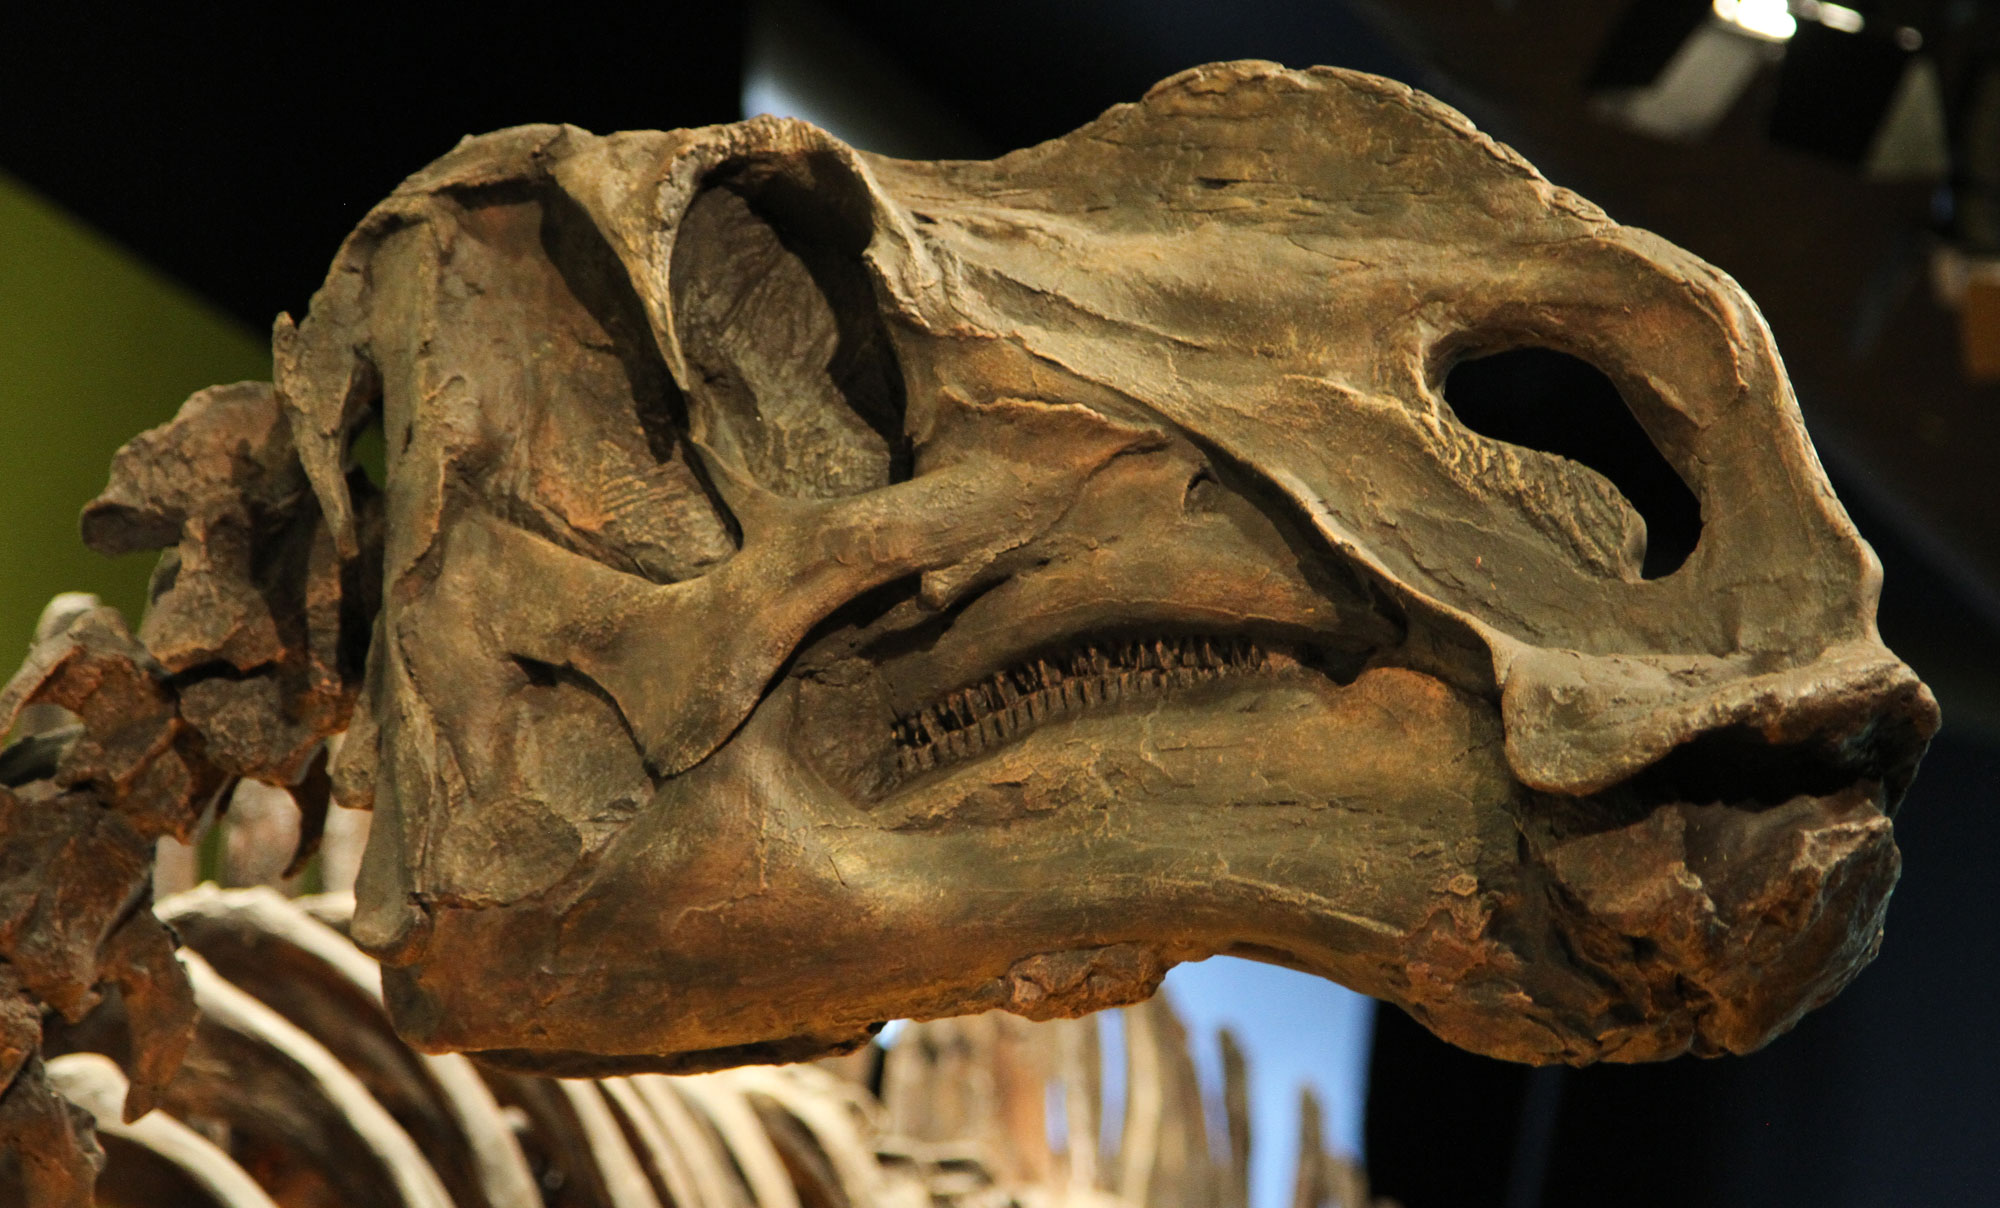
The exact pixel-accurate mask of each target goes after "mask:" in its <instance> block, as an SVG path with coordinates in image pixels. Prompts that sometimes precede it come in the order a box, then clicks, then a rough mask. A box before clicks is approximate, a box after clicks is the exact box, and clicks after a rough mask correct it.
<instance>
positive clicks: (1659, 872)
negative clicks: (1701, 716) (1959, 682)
mask: <svg viewBox="0 0 2000 1208" xmlns="http://www.w3.org/2000/svg"><path fill="white" fill-rule="evenodd" d="M1895 669H1896V670H1890V669H1886V668H1878V669H1876V670H1875V671H1874V672H1872V673H1871V674H1870V675H1869V678H1868V681H1867V686H1866V687H1865V688H1864V687H1862V686H1861V685H1860V684H1859V683H1857V681H1856V680H1855V679H1854V678H1852V677H1850V678H1846V679H1843V678H1841V676H1840V674H1839V670H1840V668H1838V667H1833V668H1826V669H1823V670H1822V675H1821V677H1820V678H1819V680H1818V683H1817V684H1816V685H1814V686H1812V687H1809V688H1807V689H1805V690H1802V691H1798V692H1796V693H1794V694H1792V695H1791V696H1790V699H1789V700H1788V701H1786V702H1785V704H1784V706H1783V707H1778V706H1776V705H1774V704H1772V703H1771V702H1774V701H1775V700H1776V699H1777V697H1776V696H1774V695H1773V694H1770V693H1764V694H1752V695H1753V696H1754V697H1755V698H1756V699H1757V700H1759V701H1762V702H1764V707H1763V708H1761V709H1759V708H1748V709H1746V710H1742V711H1738V710H1733V709H1732V710H1727V711H1725V713H1724V716H1726V717H1730V720H1728V721H1726V722H1725V723H1724V724H1722V725H1718V726H1713V727H1711V728H1708V729H1706V730H1703V731H1700V732H1698V733H1696V734H1693V735H1692V736H1689V737H1687V738H1685V739H1683V740H1682V741H1680V742H1679V743H1678V744H1677V745H1675V746H1674V747H1673V748H1672V749H1671V750H1670V751H1669V752H1668V753H1667V754H1666V755H1664V756H1662V757H1661V758H1659V759H1657V760H1655V761H1654V762H1653V763H1652V764H1650V765H1648V766H1647V767H1645V768H1644V769H1642V770H1640V771H1639V772H1638V773H1636V774H1634V775H1633V776H1631V777H1629V778H1627V779H1626V780H1624V781H1622V782H1620V783H1619V784H1617V785H1614V786H1612V787H1611V788H1609V789H1605V790H1602V791H1599V792H1597V793H1594V794H1590V795H1588V796H1582V797H1565V796H1560V795H1553V794H1541V795H1538V796H1537V797H1536V798H1535V799H1534V800H1533V801H1531V802H1530V803H1529V804H1528V805H1527V806H1526V807H1524V814H1523V818H1522V831H1523V835H1524V837H1525V840H1526V842H1525V851H1524V854H1525V855H1526V858H1527V860H1528V862H1529V866H1530V867H1529V871H1528V880H1529V882H1530V883H1533V884H1537V885H1538V886H1539V889H1540V901H1539V902H1536V903H1535V904H1534V907H1533V910H1532V913H1535V914H1537V915H1538V916H1539V918H1540V921H1541V923H1542V924H1543V926H1544V927H1545V928H1546V932H1547V940H1548V942H1550V943H1551V944H1552V945H1553V949H1554V951H1556V952H1560V953H1563V954H1564V955H1565V958H1566V959H1564V960H1561V961H1556V962H1550V963H1549V972H1548V974H1547V975H1546V981H1545V984H1544V985H1542V986H1540V987H1529V988H1528V989H1529V993H1530V995H1531V997H1534V998H1536V999H1538V1000H1541V1001H1542V1002H1543V1003H1544V1005H1547V1006H1550V1007H1554V1008H1555V1009H1554V1011H1553V1015H1554V1016H1555V1017H1556V1018H1558V1019H1560V1020H1561V1021H1562V1030H1564V1031H1567V1032H1569V1033H1571V1035H1570V1038H1569V1040H1568V1042H1567V1043H1566V1045H1565V1048H1566V1050H1568V1051H1566V1052H1565V1053H1564V1054H1563V1056H1564V1057H1566V1058H1567V1059H1570V1060H1578V1059H1585V1058H1602V1059H1608V1060H1615V1061H1644V1060H1653V1059H1658V1058H1663V1057H1671V1056H1675V1055H1677V1054H1680V1053H1683V1052H1693V1053H1697V1054H1702V1055H1713V1054H1719V1053H1723V1052H1733V1053H1745V1052H1750V1051H1752V1050H1755V1049H1757V1048H1760V1047H1762V1046H1763V1045H1764V1044H1766V1043H1768V1042H1769V1041H1770V1040H1771V1039H1773V1038H1774V1037H1776V1036H1778V1035H1780V1034H1781V1033H1783V1032H1785V1031H1786V1030H1788V1029H1789V1028H1790V1027H1791V1026H1792V1025H1793V1024H1794V1023H1796V1022H1797V1021H1798V1019H1799V1018H1800V1017H1801V1016H1803V1015H1804V1014H1805V1013H1806V1012H1807V1011H1809V1010H1811V1009H1813V1008H1814V1007H1817V1006H1819V1005H1820V1004H1822V1003H1824V1002H1826V1001H1827V1000H1828V999H1830V998H1831V997H1833V995H1835V994H1836V993H1838V992H1839V991H1840V990H1841V988H1842V987H1844V986H1845V985H1846V984H1847V983H1848V982H1849V981H1851V980H1852V979H1853V978H1854V976H1855V975H1856V974H1858V973H1859V972H1860V971H1861V969H1862V968H1863V967H1864V966H1866V965H1867V964H1868V962H1869V961H1870V960H1872V959H1873V958H1874V956H1875V953H1876V951H1877V950H1878V948H1879V946H1880V944H1881V940H1882V928H1883V917H1884V914H1885V912H1886V910H1887V906H1888V900H1889V894H1890V891H1891V890H1892V889H1893V888H1894V887H1895V884H1896V878H1897V875H1898V873H1899V871H1900V869H1901V857H1900V855H1899V854H1898V852H1897V850H1896V844H1895V838H1894V834H1893V828H1892V826H1891V823H1890V819H1889V813H1890V812H1891V811H1892V810H1893V808H1894V807H1895V805H1896V804H1897V803H1898V801H1899V800H1900V798H1901V796H1902V793H1903V791H1904V789H1905V788H1906V787H1907V786H1908V784H1909V781H1910V778H1911V776H1912V775H1914V773H1915V770H1916V766H1917V763H1918V761H1919V759H1921V757H1922V754H1923V751H1924V748H1925V746H1926V745H1927V744H1928V742H1929V740H1930V738H1931V735H1932V734H1933V733H1934V732H1935V730H1936V727H1937V707H1936V704H1935V702H1934V701H1933V700H1932V698H1931V696H1930V693H1929V692H1928V690H1926V689H1925V688H1924V687H1923V685H1922V684H1921V683H1920V682H1919V681H1917V680H1916V678H1915V676H1914V675H1913V674H1911V673H1910V672H1909V670H1908V668H1907V667H1903V666H1902V665H1901V664H1900V663H1898V664H1896V665H1895ZM1849 670H1850V671H1851V670H1852V668H1851V667H1850V668H1849ZM1897 671H1899V672H1900V673H1897ZM1732 715H1733V716H1732ZM1531 976H1532V975H1531ZM1558 1003H1560V1004H1561V1005H1560V1006H1557V1004H1558ZM1570 1046H1574V1048H1571V1047H1570Z"/></svg>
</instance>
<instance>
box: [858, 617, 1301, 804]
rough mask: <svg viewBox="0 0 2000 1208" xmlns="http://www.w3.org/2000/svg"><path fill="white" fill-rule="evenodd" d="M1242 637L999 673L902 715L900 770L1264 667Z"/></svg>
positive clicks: (1101, 650)
mask: <svg viewBox="0 0 2000 1208" xmlns="http://www.w3.org/2000/svg"><path fill="white" fill-rule="evenodd" d="M1264 664H1265V654H1264V651H1263V649H1262V648H1261V647H1259V646H1258V645H1257V644H1256V643H1255V642H1252V641H1250V640H1249V639H1247V638H1224V639H1216V638H1206V637H1204V638H1160V639H1156V640H1153V641H1143V642H1142V641H1128V642H1114V643H1091V644H1089V645H1085V646H1083V647H1080V648H1079V649H1077V650H1075V651H1072V652H1071V653H1069V654H1068V655H1067V656H1059V657H1056V658H1043V659H1036V660H1035V661H1034V662H1032V663H1025V664H1022V665H1021V666H1018V667H1013V668H1010V669H1008V670H1006V671H1002V672H1000V673H999V674H997V675H994V676H991V677H989V678H988V679H986V680H983V681H981V682H980V683H977V684H974V685H972V686H971V687H969V688H962V689H960V690H959V691H957V692H954V693H952V694H951V695H950V696H947V697H945V698H944V699H943V700H941V701H938V702H936V703H934V704H932V705H930V706H929V707H927V708H924V709H922V710H919V711H918V712H916V713H914V714H911V715H909V716H907V717H903V718H899V719H898V720H897V721H896V723H895V726H894V735H895V741H896V747H897V753H896V770H897V773H898V775H899V776H908V775H913V774H915V773H918V772H924V771H928V770H930V769H931V768H934V767H937V766H938V765H939V764H945V763H954V762H957V761H958V760H961V759H966V758H970V757H971V756H973V755H976V754H978V753H979V752H981V751H983V750H985V749H987V748H988V747H991V746H994V745H995V744H998V743H1001V742H1004V741H1006V740H1008V739H1011V738H1013V737H1014V736H1015V735H1017V734H1019V733H1021V732H1022V731H1024V730H1027V729H1031V728H1033V727H1034V726H1036V725H1039V724H1040V723H1041V722H1043V721H1045V720H1047V719H1049V718H1051V717H1056V716H1062V715H1066V714H1070V713H1075V712H1077V711H1080V710H1083V709H1088V708H1091V707H1093V706H1095V705H1100V704H1109V703H1115V702H1117V701H1120V700H1123V699H1125V698H1126V697H1128V696H1134V695H1138V694H1142V693H1150V692H1155V691H1158V690H1160V689H1163V688H1167V687H1174V686H1179V687H1185V686H1188V685H1191V684H1196V683H1201V682H1203V681H1206V680H1212V679H1216V678H1218V677H1220V676H1222V675H1225V674H1229V673H1232V672H1240V671H1249V670H1255V669H1258V668H1261V667H1263V666H1264Z"/></svg>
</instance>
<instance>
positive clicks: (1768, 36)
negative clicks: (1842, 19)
mask: <svg viewBox="0 0 2000 1208" xmlns="http://www.w3.org/2000/svg"><path fill="white" fill-rule="evenodd" d="M1711 7H1712V8H1713V9H1714V11H1715V15H1716V16H1717V17H1720V18H1721V19H1722V20H1724V21H1726V22H1728V23H1729V24H1730V25H1731V26H1733V27H1734V28H1736V29H1739V30H1742V31H1743V32H1744V33H1747V34H1750V35H1752V36H1754V37H1758V38H1763V39H1765V40H1766V41H1770V42H1783V41H1784V40H1785V39H1787V38H1789V37H1791V36H1792V35H1793V34H1795V33H1797V32H1798V29H1799V23H1798V21H1797V20H1796V19H1794V18H1793V16H1792V10H1791V6H1790V5H1789V4H1787V3H1786V2H1785V0H1715V3H1714V4H1713V5H1712V6H1711ZM1817 7H1820V8H1839V7H1840V6H1839V5H1824V4H1823V5H1818V6H1817ZM1841 11H1842V12H1846V13H1852V14H1853V16H1854V20H1855V21H1856V23H1857V25H1856V28H1859V24H1858V23H1859V22H1860V20H1861V14H1860V13H1857V12H1854V10H1853V9H1851V8H1848V9H1841Z"/></svg>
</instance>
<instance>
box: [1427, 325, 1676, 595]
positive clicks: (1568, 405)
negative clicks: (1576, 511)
mask: <svg viewBox="0 0 2000 1208" xmlns="http://www.w3.org/2000/svg"><path fill="white" fill-rule="evenodd" d="M1444 398H1445V402H1446V403H1447V404H1449V405H1450V407H1451V410H1452V413H1453V414H1454V415H1456V416H1457V417H1458V421H1459V422H1460V423H1462V424H1464V425H1465V426H1466V427H1467V428H1470V429H1471V430H1472V431H1474V432H1477V433H1479V434H1480V435H1481V436H1486V437H1490V438H1492V439H1494V440H1499V441H1505V442H1507V443H1508V444H1511V445H1520V446H1522V447H1524V448H1529V449H1536V450H1539V451H1540V452H1543V453H1553V454H1555V455H1556V456H1558V457H1566V458H1568V459H1569V460H1571V461H1574V462H1576V463H1577V464H1579V465H1582V466H1587V467H1589V468H1590V469H1592V470H1595V471H1596V472H1597V473H1599V474H1601V475H1603V476H1604V477H1605V478H1606V479H1607V480H1609V481H1610V483H1611V485H1612V486H1614V487H1616V488H1617V490H1618V493H1619V494H1621V495H1623V496H1624V497H1625V501H1626V502H1627V503H1629V504H1631V505H1632V510H1633V511H1636V512H1638V513H1639V518H1640V519H1641V520H1643V521H1644V522H1645V524H1646V558H1645V562H1644V564H1643V566H1642V567H1641V569H1640V574H1641V575H1642V576H1643V577H1644V578H1647V579H1658V578H1662V577H1664V576H1666V575H1670V574H1672V573H1673V572H1674V571H1676V570H1678V569H1680V567H1681V564H1682V563H1684V562H1686V561H1687V559H1688V555H1690V554H1692V553H1693V552H1694V547H1695V544H1696V543H1697V542H1698V541H1699V540H1700V539H1701V528H1702V519H1701V501H1700V500H1699V499H1697V498H1696V497H1695V493H1694V492H1693V491H1692V490H1690V489H1689V488H1688V484H1687V481H1686V480H1685V479H1683V478H1682V477H1681V476H1680V473H1679V472H1678V471H1676V470H1675V469H1674V467H1673V465H1672V464H1671V463H1669V462H1668V461H1667V459H1666V457H1665V456H1664V455H1663V454H1662V453H1661V452H1660V449H1659V446H1657V445H1655V444H1654V443H1653V439H1652V437H1650V436H1648V435H1647V434H1646V429H1645V428H1643V427H1641V426H1640V424H1639V420H1638V417H1636V416H1635V415H1633V414H1632V409H1631V407H1630V406H1628V405H1627V404H1626V402H1625V399H1624V397H1623V396H1622V395H1620V394H1619V392H1618V387H1617V386H1616V385H1615V384H1614V383H1613V382H1612V381H1611V379H1610V378H1609V377H1606V376H1605V375H1604V373H1603V371H1601V370H1599V369H1598V368H1597V367H1596V366H1595V365H1592V364H1591V363H1590V362H1588V361H1585V360H1582V359H1581V358H1578V357H1574V356H1571V355H1569V354H1568V353H1563V352H1557V351H1555V350H1554V349H1552V348H1515V349H1510V350H1508V351H1506V352H1498V353H1493V354H1491V355H1489V356H1481V357H1471V358H1468V359H1466V360H1463V361H1460V362H1459V363H1458V364H1456V365H1454V366H1453V367H1452V369H1451V371H1450V373H1449V374H1447V375H1446V377H1445V382H1444Z"/></svg>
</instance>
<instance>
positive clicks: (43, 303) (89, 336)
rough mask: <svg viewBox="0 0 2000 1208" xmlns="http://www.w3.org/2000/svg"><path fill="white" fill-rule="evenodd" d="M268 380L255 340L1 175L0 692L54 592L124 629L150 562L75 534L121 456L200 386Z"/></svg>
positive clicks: (260, 341) (266, 355) (265, 350)
mask: <svg viewBox="0 0 2000 1208" xmlns="http://www.w3.org/2000/svg"><path fill="white" fill-rule="evenodd" d="M270 373H271V357H270V348H269V345H268V342H267V339H266V336H265V335H264V333H262V332H258V331H252V330H250V329H248V328H246V327H244V326H243V325H242V324H241V323H238V322H237V321H236V320H234V319H232V318H230V317H228V316H226V315H224V314H222V313H221V312H219V311H217V310H216V309H215V308H214V307H211V306H209V305H208V304H206V303H204V302H203V301H202V300H201V299H199V298H197V297H195V296H194V295H193V294H191V293H189V292H188V291H187V290H186V289H183V288H182V287H180V286H179V285H176V284H175V283H174V282H172V281H170V280H168V279H167V278H166V277H164V276H162V275H161V274H159V273H158V272H155V271H154V270H153V269H151V268H150V267H148V266H147V265H145V264H143V263H141V262H140V261H139V260H138V259H137V258H136V257H134V256H133V255H131V254H130V253H128V252H126V251H125V250H124V249H122V248H120V247H118V246H116V245H114V244H113V243H112V242H111V241H110V240H108V239H106V238H104V237H103V236H101V235H99V234H97V233H96V232H94V231H92V230H90V229H88V228H87V227H85V226H84V225H83V224H81V223H80V222H78V221H76V220H75V219H73V218H71V217H69V216H68V215H67V214H65V213H64V212H63V211H62V210H60V209H59V208H57V207H56V206H54V205H53V204H51V203H50V202H48V201H47V200H45V199H43V198H41V197H39V196H37V195H36V194H34V193H33V192H31V191H29V190H28V189H27V188H26V187H25V186H23V185H21V184H20V183H19V182H18V181H15V180H14V179H12V178H11V177H8V176H6V175H4V174H0V682H4V681H5V679H6V678H7V677H8V676H10V675H12V674H13V672H14V668H15V667H17V666H19V665H20V659H21V656H22V654H24V653H25V652H26V650H27V644H28V639H29V638H30V637H31V636H32V634H33V631H34V624H35V618H36V617H37V616H39V615H40V613H41V610H42V605H44V604H46V603H47V602H48V599H49V597H50V596H52V595H54V594H55V593H57V592H59V591H92V592H96V593H97V594H99V595H100V596H103V597H104V599H105V600H106V601H107V602H109V603H112V604H115V605H117V606H118V607H119V608H120V609H122V610H124V612H125V614H126V616H127V617H128V618H130V619H132V620H133V621H134V623H135V624H136V623H137V617H138V612H139V609H140V607H141V605H142V604H143V603H144V600H145V585H146V576H147V574H148V573H149V572H150V570H151V569H152V563H153V558H152V556H151V555H133V556H130V557H125V558H119V559H108V558H104V557H100V556H99V555H97V554H93V553H91V552H90V551H89V550H87V549H85V548H84V547H83V543H82V542H81V541H80V540H79V539H78V537H77V515H78V513H79V512H80V511H81V510H82V509H83V505H84V504H85V503H87V502H89V500H90V499H91V497H92V496H94V495H96V494H97V492H98V491H100V490H102V489H103V487H104V481H105V473H106V471H107V469H108V468H109V466H110V463H111V455H112V453H114V452H116V451H117V449H118V446H119V445H121V444H123V443H124V442H125V441H126V440H127V439H129V438H130V437H132V436H133V435H135V434H137V433H138V432H140V431H142V430H143V429H146V428H149V427H152V426H153V425H155V424H158V423H162V422H164V421H165V420H167V419H168V418H169V417H171V416H172V415H173V413H174V410H175V408H177V407H178V406H179V405H180V402H181V400H182V399H184V398H186V397H187V396H188V395H189V394H191V393H193V392H194V391H196V390H199V389H200V388H202V387H203V386H208V385H212V384H214V383H217V382H234V381H241V380H243V379H245V378H268V377H269V376H270Z"/></svg>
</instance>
